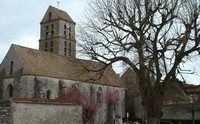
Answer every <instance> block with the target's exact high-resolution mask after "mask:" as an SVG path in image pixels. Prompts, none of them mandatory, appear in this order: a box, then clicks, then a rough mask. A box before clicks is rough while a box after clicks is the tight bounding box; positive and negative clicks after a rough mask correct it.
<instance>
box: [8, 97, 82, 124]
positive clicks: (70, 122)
mask: <svg viewBox="0 0 200 124" xmlns="http://www.w3.org/2000/svg"><path fill="white" fill-rule="evenodd" d="M11 108H12V109H11V116H12V119H11V124H82V107H81V106H78V105H76V104H69V103H68V104H67V103H59V102H52V101H48V100H47V101H45V100H42V101H39V102H38V100H33V101H27V100H25V101H24V100H13V101H12V104H11Z"/></svg>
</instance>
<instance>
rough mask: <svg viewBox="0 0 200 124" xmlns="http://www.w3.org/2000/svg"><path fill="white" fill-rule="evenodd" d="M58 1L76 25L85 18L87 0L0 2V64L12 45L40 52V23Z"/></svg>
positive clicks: (7, 0)
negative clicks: (50, 7)
mask: <svg viewBox="0 0 200 124" xmlns="http://www.w3.org/2000/svg"><path fill="white" fill-rule="evenodd" d="M57 1H59V2H60V4H59V9H62V10H65V11H66V12H67V13H68V14H69V15H70V16H71V17H72V19H73V20H74V21H75V22H76V23H78V20H79V19H81V18H83V15H84V8H85V7H86V5H87V0H0V15H1V19H0V63H1V61H2V60H3V58H4V57H5V55H6V53H7V51H8V49H9V48H10V46H11V44H18V45H22V46H26V47H31V48H35V49H38V47H39V46H38V45H39V42H38V40H39V37H40V36H39V34H40V21H41V20H42V18H43V16H44V14H45V12H46V10H47V8H48V7H49V5H52V6H54V7H58V6H57V5H58V4H57Z"/></svg>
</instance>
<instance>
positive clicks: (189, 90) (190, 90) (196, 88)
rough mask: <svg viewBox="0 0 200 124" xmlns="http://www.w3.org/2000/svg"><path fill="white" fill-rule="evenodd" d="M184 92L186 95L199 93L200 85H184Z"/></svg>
mask: <svg viewBox="0 0 200 124" xmlns="http://www.w3.org/2000/svg"><path fill="white" fill-rule="evenodd" d="M184 87H185V90H186V92H187V93H189V94H192V93H200V85H194V84H185V85H184Z"/></svg>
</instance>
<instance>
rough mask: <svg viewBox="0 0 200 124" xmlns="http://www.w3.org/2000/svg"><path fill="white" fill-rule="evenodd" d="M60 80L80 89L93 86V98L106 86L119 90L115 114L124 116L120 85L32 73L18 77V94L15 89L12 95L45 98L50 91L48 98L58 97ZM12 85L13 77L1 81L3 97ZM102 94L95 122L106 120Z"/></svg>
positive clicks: (6, 96) (103, 90) (123, 93)
mask: <svg viewBox="0 0 200 124" xmlns="http://www.w3.org/2000/svg"><path fill="white" fill-rule="evenodd" d="M60 81H62V82H63V83H64V85H65V86H66V88H67V87H70V86H72V85H76V86H78V87H79V88H81V89H84V90H86V91H88V92H89V91H90V87H93V89H94V93H95V94H94V95H95V98H97V92H98V89H99V88H101V89H102V93H105V92H106V90H107V88H111V89H113V88H114V89H115V90H117V91H118V92H119V101H118V103H117V107H116V108H117V110H116V112H117V113H116V114H117V115H118V116H119V117H121V118H122V117H124V106H125V102H124V101H125V100H124V99H125V90H124V88H120V87H113V86H106V85H99V84H95V83H87V82H80V81H73V80H67V79H58V78H51V77H44V76H34V75H32V76H31V75H23V76H21V77H20V80H19V82H18V84H19V87H18V89H20V90H19V91H20V92H19V93H17V94H18V95H16V94H15V93H16V92H15V89H14V90H13V96H15V97H21V98H47V91H50V94H49V95H50V99H56V98H57V97H58V92H59V82H60ZM36 82H39V83H40V84H39V87H40V88H39V89H38V90H36V89H35V88H36V84H37V83H36ZM9 85H14V78H7V79H4V81H3V86H4V87H3V93H4V94H3V98H4V99H7V98H8V96H9V95H8V93H9V91H8V86H9ZM36 93H39V95H38V96H36ZM102 95H103V102H102V106H101V107H100V109H99V111H98V113H97V117H96V119H95V123H97V124H98V123H105V122H106V120H107V107H108V106H107V104H106V101H105V98H104V97H105V96H104V94H102Z"/></svg>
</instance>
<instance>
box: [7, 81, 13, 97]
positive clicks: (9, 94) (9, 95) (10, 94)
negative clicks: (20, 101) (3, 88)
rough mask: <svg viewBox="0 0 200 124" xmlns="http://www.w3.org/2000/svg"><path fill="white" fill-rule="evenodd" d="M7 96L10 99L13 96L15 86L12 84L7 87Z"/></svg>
mask: <svg viewBox="0 0 200 124" xmlns="http://www.w3.org/2000/svg"><path fill="white" fill-rule="evenodd" d="M7 96H8V98H9V97H12V96H13V86H12V85H11V84H9V85H8V87H7Z"/></svg>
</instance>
